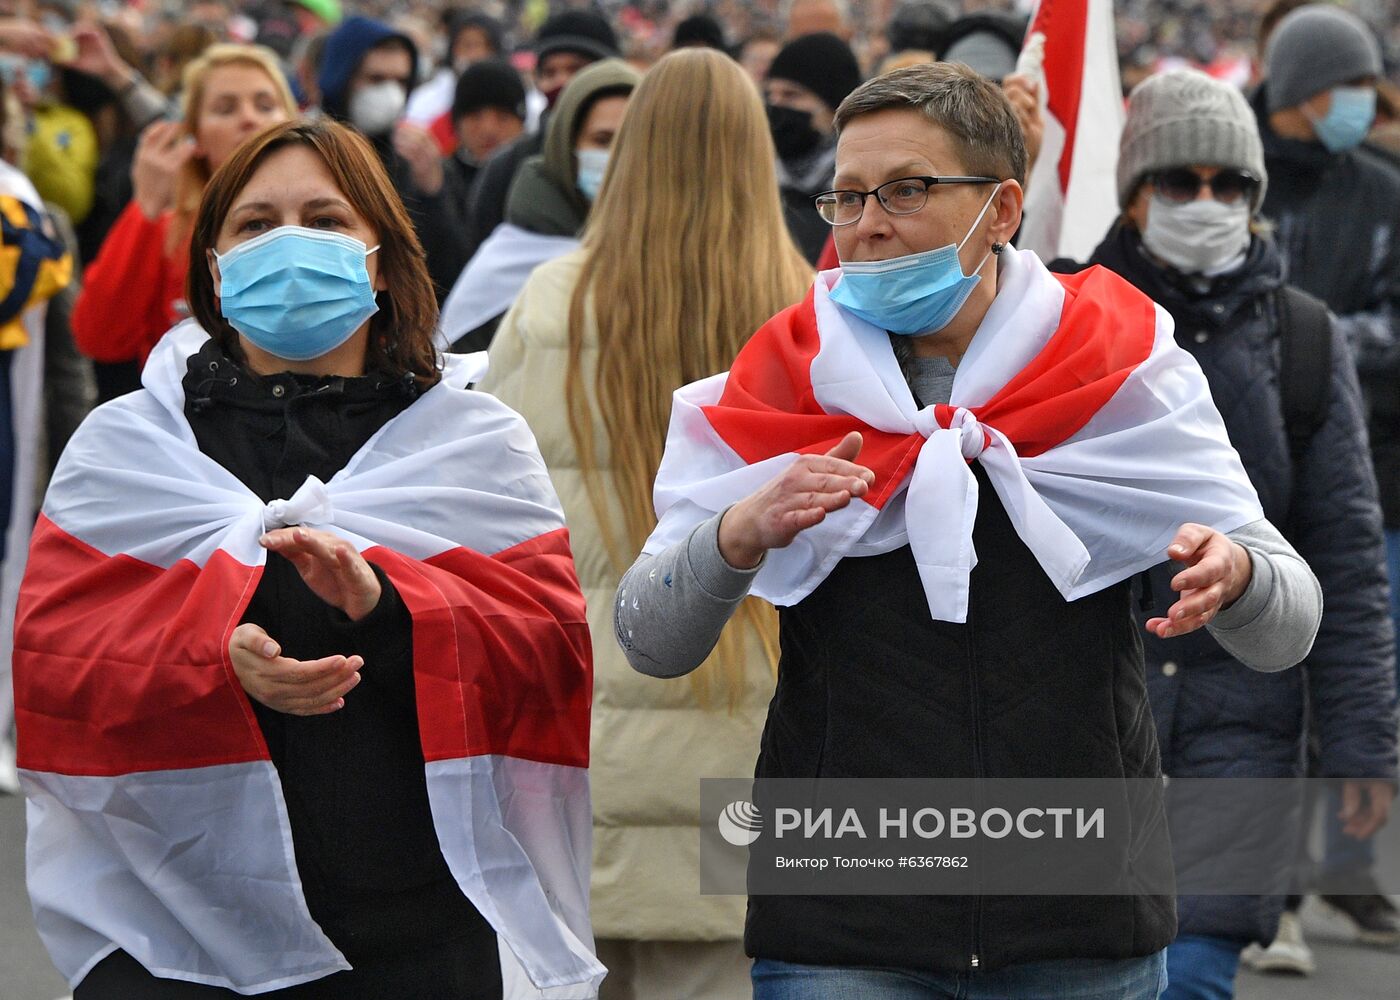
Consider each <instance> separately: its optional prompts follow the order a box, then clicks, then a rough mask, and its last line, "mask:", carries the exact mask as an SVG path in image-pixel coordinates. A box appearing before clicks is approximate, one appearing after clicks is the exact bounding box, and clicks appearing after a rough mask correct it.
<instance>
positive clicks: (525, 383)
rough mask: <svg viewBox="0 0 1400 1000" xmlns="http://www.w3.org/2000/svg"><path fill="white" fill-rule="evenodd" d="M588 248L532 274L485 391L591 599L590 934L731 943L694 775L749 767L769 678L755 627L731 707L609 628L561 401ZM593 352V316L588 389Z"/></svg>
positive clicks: (605, 451) (601, 551)
mask: <svg viewBox="0 0 1400 1000" xmlns="http://www.w3.org/2000/svg"><path fill="white" fill-rule="evenodd" d="M583 253H584V252H583V251H576V252H574V253H571V254H568V255H567V256H564V257H561V258H559V259H557V260H554V261H550V262H549V263H547V264H544V265H541V266H540V267H539V268H537V269H536V270H535V272H534V274H532V275H531V276H530V280H529V282H528V283H527V284H526V285H525V288H524V290H523V291H522V292H521V294H520V297H519V298H518V299H517V300H516V302H515V305H514V306H513V307H512V308H511V310H510V312H509V313H508V314H507V315H506V318H505V320H504V321H503V322H502V323H501V327H500V329H499V331H498V332H497V333H496V337H495V340H494V341H493V342H492V344H491V355H490V357H491V370H490V373H489V374H488V375H487V376H486V378H485V379H484V380H483V382H482V383H481V385H480V388H481V389H484V390H485V391H487V392H491V393H492V394H494V395H495V396H497V397H498V398H499V399H501V401H502V402H504V403H506V404H507V405H509V406H511V407H513V408H514V409H515V410H517V411H519V412H520V413H521V414H522V415H523V416H524V417H525V419H526V421H528V423H529V425H530V428H531V429H532V430H533V431H534V433H535V438H536V440H537V441H538V442H539V446H540V451H541V453H542V454H543V455H544V460H545V463H546V465H548V466H549V472H550V476H551V477H552V478H553V480H554V488H555V489H556V490H557V491H558V493H559V499H560V501H561V502H562V503H563V505H564V515H565V518H566V520H567V523H568V526H569V532H570V537H571V539H572V542H573V550H574V562H575V564H576V565H577V567H578V575H579V581H580V583H581V584H582V585H583V593H584V596H585V597H586V598H587V600H588V624H589V627H590V628H591V629H592V632H593V651H594V683H593V736H592V762H591V766H590V773H591V778H592V787H593V838H594V850H593V894H592V908H593V909H592V916H593V931H594V934H596V935H597V936H598V937H599V938H626V939H632V940H674V941H717V940H725V939H736V938H739V937H742V935H743V923H744V905H745V900H744V897H743V896H719V895H709V896H702V895H701V894H700V873H699V850H700V836H699V831H698V823H699V807H700V779H701V778H751V777H752V776H753V773H754V762H755V760H756V758H757V756H758V742H759V735H760V733H761V732H762V729H763V722H764V718H765V717H766V715H767V711H768V701H769V699H770V698H771V696H772V693H773V677H772V673H771V671H770V669H769V667H768V665H767V663H766V662H765V660H764V657H763V653H762V650H761V648H760V646H759V643H758V640H757V638H756V637H754V636H753V635H752V634H751V633H750V635H748V636H747V637H746V647H745V649H746V662H747V663H748V664H749V669H748V671H747V674H746V682H745V688H744V690H743V692H742V697H741V698H740V699H739V702H738V704H737V706H736V708H735V709H734V711H733V712H732V713H731V712H730V711H729V709H728V707H727V705H726V703H725V699H724V698H723V697H722V696H720V697H715V698H713V702H714V704H715V706H716V707H712V708H709V709H705V708H702V707H701V706H700V704H699V702H698V701H697V699H696V697H695V695H694V693H693V691H692V687H691V682H690V680H689V679H688V678H679V679H674V680H669V681H668V680H658V679H656V678H652V677H646V676H644V675H642V674H639V673H637V672H636V671H634V670H632V668H631V667H630V666H628V664H627V660H626V659H625V658H624V656H623V654H622V650H621V649H619V648H618V645H617V642H616V641H615V639H614V637H613V616H612V602H613V600H614V594H615V593H616V590H617V585H618V581H619V580H620V578H621V575H622V573H621V571H620V570H619V569H618V568H616V567H614V566H613V565H612V563H611V561H610V560H609V559H608V556H607V552H606V550H605V547H604V545H603V540H602V533H601V531H600V530H599V527H598V525H599V521H598V517H597V514H596V512H595V511H594V508H593V504H592V503H591V502H590V500H589V498H588V491H587V488H586V486H585V485H584V479H583V474H582V472H581V471H580V470H579V467H578V455H577V452H576V449H575V447H574V441H573V437H572V435H571V434H570V432H569V420H568V413H567V409H566V407H565V403H564V375H565V371H566V369H567V367H568V360H569V342H568V315H569V303H570V300H571V298H572V296H573V292H574V286H575V284H576V283H577V280H578V275H579V268H580V266H581V264H582V261H583ZM596 358H597V337H596V333H595V332H594V331H593V329H592V327H591V324H590V328H589V330H588V343H587V346H586V347H585V349H584V352H583V357H582V363H583V367H584V372H583V384H584V385H585V386H587V387H590V389H591V387H592V385H593V373H594V370H595V369H594V366H595V364H596ZM594 426H595V427H596V428H597V436H596V439H595V440H596V443H595V445H594V447H595V448H596V453H597V456H598V461H599V465H600V475H601V478H602V482H603V484H604V489H605V491H606V490H607V488H608V484H609V483H610V481H611V472H610V466H609V447H608V439H607V433H606V431H605V430H604V429H603V425H602V421H601V419H599V420H595V421H594ZM612 516H613V532H614V537H617V538H625V537H626V534H625V531H624V529H623V520H622V517H621V514H620V513H617V512H614V514H613V515H612ZM624 569H625V567H624ZM730 627H731V628H736V627H740V626H739V625H737V624H732V625H731V626H730ZM706 669H708V668H706ZM715 687H716V689H718V687H719V685H715Z"/></svg>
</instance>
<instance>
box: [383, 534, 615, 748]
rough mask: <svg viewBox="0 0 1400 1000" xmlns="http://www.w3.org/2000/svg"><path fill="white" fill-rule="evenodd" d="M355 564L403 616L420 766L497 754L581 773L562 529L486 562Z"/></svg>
mask: <svg viewBox="0 0 1400 1000" xmlns="http://www.w3.org/2000/svg"><path fill="white" fill-rule="evenodd" d="M365 556H366V558H368V559H370V560H371V561H373V562H375V563H377V564H378V565H380V566H382V567H383V568H384V570H385V572H387V573H388V574H389V577H390V579H392V580H393V582H394V586H395V587H397V588H398V591H399V594H400V595H401V596H402V597H403V600H404V603H405V604H406V605H407V606H408V609H409V611H410V612H412V614H413V656H414V669H415V676H416V679H417V693H418V721H419V727H420V729H421V730H422V738H423V754H424V757H425V758H426V759H427V760H429V761H433V760H450V759H456V758H459V757H470V756H477V755H481V754H505V755H508V756H511V757H519V758H524V759H528V760H537V761H544V762H546V763H553V764H566V765H571V766H575V767H586V766H588V731H589V730H588V727H589V713H590V711H591V706H592V696H593V645H592V642H591V640H590V638H589V632H588V620H587V615H586V608H585V605H584V599H583V594H582V593H581V591H580V590H579V584H578V577H577V575H576V574H575V572H574V562H573V555H572V553H571V552H570V549H569V533H568V531H567V530H566V529H564V528H560V529H558V530H556V531H552V532H549V533H547V534H544V535H541V536H539V537H538V538H532V539H530V540H529V541H526V542H522V543H520V544H519V545H516V546H514V547H512V548H509V549H506V550H505V551H503V552H498V553H496V554H495V555H494V556H484V555H482V554H481V553H479V552H473V551H471V550H469V549H464V548H457V549H452V550H450V551H448V552H444V553H442V554H441V555H437V556H434V557H433V558H432V559H429V560H427V561H423V562H420V561H417V560H413V559H409V558H407V557H405V556H402V555H399V554H398V553H396V552H392V551H390V550H388V549H383V548H374V549H370V550H369V551H367V552H366V553H365Z"/></svg>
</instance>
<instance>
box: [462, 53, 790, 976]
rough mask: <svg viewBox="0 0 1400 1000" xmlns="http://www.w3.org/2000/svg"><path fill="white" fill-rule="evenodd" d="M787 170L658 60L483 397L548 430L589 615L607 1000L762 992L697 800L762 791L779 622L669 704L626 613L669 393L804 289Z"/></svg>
mask: <svg viewBox="0 0 1400 1000" xmlns="http://www.w3.org/2000/svg"><path fill="white" fill-rule="evenodd" d="M773 163H774V152H773V144H772V140H771V139H770V138H769V134H768V125H767V120H766V118H765V116H764V112H763V104H762V102H761V101H760V99H759V96H758V91H757V89H756V88H755V87H754V84H753V82H752V81H751V80H750V79H749V78H748V77H747V76H746V75H745V74H744V72H743V70H742V69H741V68H740V67H739V65H738V64H737V63H735V62H734V61H733V60H731V59H729V58H728V57H726V56H724V55H722V54H720V53H718V52H713V51H709V50H700V49H690V50H684V51H679V52H675V53H672V54H671V55H668V56H667V57H666V58H664V59H662V60H661V62H659V63H658V64H657V65H656V66H655V68H653V69H652V70H651V71H650V72H649V73H648V74H647V76H646V77H645V78H644V79H643V81H642V84H641V86H640V87H638V88H637V90H636V91H635V92H634V93H633V96H632V102H631V104H630V105H629V106H628V109H627V114H626V117H625V118H624V120H623V123H622V129H621V131H620V133H619V135H618V137H617V140H616V142H615V144H614V146H613V150H612V153H611V157H610V160H609V164H608V168H607V173H606V175H605V177H604V180H603V186H602V189H601V191H600V193H599V196H598V199H597V200H596V201H595V203H594V206H593V211H592V214H591V216H590V217H589V222H588V226H587V228H586V229H585V231H584V235H583V243H582V247H581V248H580V249H579V250H577V251H575V252H574V253H571V254H569V255H567V256H565V257H562V258H559V259H558V260H555V261H551V262H550V263H548V264H545V265H543V266H541V267H540V268H539V269H538V270H536V271H535V273H534V274H533V275H532V276H531V278H530V280H529V282H528V283H527V284H526V286H525V289H524V291H523V292H522V293H521V295H520V297H519V299H517V301H516V303H515V305H514V306H513V308H512V309H511V311H510V312H509V313H508V314H507V315H506V318H505V321H504V322H503V323H502V325H501V328H500V330H499V332H498V333H497V335H496V339H495V340H494V342H493V343H492V346H491V372H490V374H488V375H487V377H486V379H485V381H484V382H483V385H482V387H483V388H485V389H487V390H488V391H490V392H493V393H495V394H496V395H497V396H499V397H500V398H501V399H502V400H504V401H505V402H507V403H508V404H509V405H511V406H512V407H514V408H516V409H518V410H519V411H520V412H521V413H522V414H523V415H524V416H525V418H526V419H527V420H528V421H529V423H530V424H531V426H532V428H533V429H534V431H535V434H536V437H537V438H538V440H539V442H540V447H541V450H542V452H543V454H544V458H545V462H546V464H547V465H548V466H549V468H550V472H551V475H552V476H553V478H554V481H555V485H556V487H557V488H558V490H559V494H560V499H561V501H562V503H563V505H564V511H565V516H566V519H567V521H568V523H569V525H570V532H571V535H572V539H573V546H574V553H575V558H576V562H577V565H578V571H579V577H580V581H581V583H582V585H583V590H584V594H585V595H586V596H587V597H588V598H589V601H588V603H589V618H590V624H591V626H592V630H593V645H594V658H595V664H594V671H595V674H594V677H595V680H594V698H593V735H592V768H591V773H592V778H593V813H594V869H593V886H592V915H593V926H594V931H595V933H596V935H597V938H598V948H599V957H600V958H601V959H602V961H603V963H604V964H605V965H607V966H608V967H609V970H610V973H609V976H608V978H607V979H606V980H605V981H604V984H603V997H605V998H607V997H609V996H613V997H619V998H620V997H633V996H635V997H661V996H665V997H686V998H691V1000H694V998H710V997H715V998H726V1000H728V998H732V997H736V996H746V995H747V994H748V992H749V989H750V985H749V979H748V962H747V960H746V959H745V957H744V953H743V946H742V942H741V938H742V934H743V915H744V905H743V902H742V900H741V899H740V898H739V897H737V896H719V895H709V896H701V895H700V893H699V872H698V864H699V862H698V857H697V846H698V843H699V838H698V835H697V829H696V827H697V825H698V823H699V797H698V796H699V780H700V779H701V778H704V777H716V778H718V777H744V776H748V775H752V774H753V767H754V760H755V758H756V756H757V753H758V740H759V734H760V731H761V729H762V724H763V718H764V715H765V713H766V709H767V703H768V699H769V697H770V696H771V694H772V690H773V667H772V664H773V662H774V657H775V652H776V643H775V635H776V622H775V621H774V620H773V619H772V618H771V617H769V616H767V615H764V614H763V613H761V612H760V610H759V608H758V607H756V606H750V607H746V608H745V609H744V610H743V612H742V613H741V614H740V615H738V616H736V620H735V621H734V622H733V623H732V624H731V626H730V627H729V629H728V630H727V632H726V634H725V636H724V638H723V639H722V640H721V642H720V645H719V647H718V648H717V650H716V652H715V654H714V656H713V657H712V661H711V662H710V663H709V664H708V665H707V666H706V667H705V668H703V669H701V670H699V671H697V672H696V675H695V677H696V680H695V682H694V683H693V684H691V685H690V686H689V687H686V686H685V685H669V686H668V685H667V684H665V683H664V682H661V681H656V680H654V679H652V678H648V677H645V676H642V675H641V674H638V673H636V672H635V671H633V670H632V669H631V668H630V667H629V666H628V665H627V662H626V660H625V659H624V657H623V654H622V652H621V650H620V649H619V648H618V644H617V640H615V639H614V637H613V628H612V613H611V606H612V596H613V593H614V591H615V590H616V587H617V582H618V580H619V579H620V578H621V576H622V573H623V571H624V570H625V569H626V568H627V566H628V565H630V564H631V561H632V558H633V556H634V555H635V554H636V553H637V552H638V551H639V550H640V549H641V546H642V543H643V542H644V541H645V539H646V537H647V535H648V534H649V533H650V532H651V530H652V528H653V527H654V524H655V518H654V515H653V512H652V503H651V483H652V479H653V477H654V476H655V473H656V468H657V465H658V463H659V462H660V460H661V452H662V446H663V444H664V442H665V437H666V425H667V421H668V418H669V414H670V410H671V393H672V392H673V391H674V390H675V389H677V388H679V387H680V386H682V385H685V384H687V383H689V382H692V381H694V380H696V379H700V378H704V377H706V376H708V375H713V374H716V373H718V372H722V371H725V370H727V369H728V367H729V365H730V363H731V362H732V361H733V359H734V356H735V355H736V354H737V353H738V351H739V348H740V347H741V346H742V345H743V343H744V341H745V340H746V339H747V337H748V336H749V334H750V333H751V332H752V331H753V330H755V329H757V328H758V327H759V326H760V325H762V323H763V322H764V321H765V320H767V319H768V317H770V316H772V315H773V313H775V312H777V311H778V310H780V309H782V308H783V307H785V306H787V305H790V304H791V303H793V302H796V301H797V300H799V299H800V298H801V297H802V295H803V294H804V293H805V291H806V289H807V286H808V285H809V284H810V282H811V271H810V270H809V268H808V266H807V264H806V262H805V261H804V260H803V258H802V255H801V254H800V253H799V252H798V250H797V247H796V246H795V245H794V244H793V242H792V239H791V237H790V236H789V235H788V231H787V228H786V226H785V225H784V224H783V215H782V206H781V203H780V201H779V195H778V182H777V178H776V175H775V173H774V168H773ZM770 614H771V612H770ZM620 638H621V639H622V640H623V641H625V639H626V637H625V636H623V637H620Z"/></svg>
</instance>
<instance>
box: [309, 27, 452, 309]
mask: <svg viewBox="0 0 1400 1000" xmlns="http://www.w3.org/2000/svg"><path fill="white" fill-rule="evenodd" d="M417 65H418V48H417V46H415V45H414V44H413V40H412V39H410V38H409V37H408V36H407V35H404V34H401V33H399V32H396V31H395V30H394V29H392V28H390V27H389V26H388V25H387V24H383V23H381V22H379V21H374V20H371V19H370V18H367V17H351V18H347V19H346V20H345V21H344V22H343V23H342V24H341V25H340V27H338V28H336V29H335V31H334V32H333V33H332V34H331V36H330V37H329V38H328V39H326V46H325V50H324V52H323V53H322V55H321V70H320V76H319V78H318V86H319V88H320V91H321V108H322V110H323V111H324V112H325V113H326V114H328V115H330V116H331V117H333V118H336V119H339V120H341V121H344V122H348V123H349V124H351V125H353V126H354V127H355V128H357V129H358V130H359V131H360V132H361V133H363V134H364V136H365V137H366V138H368V139H369V140H370V142H372V143H373V144H374V149H375V152H377V153H378V154H379V158H380V160H381V161H382V162H383V163H384V167H385V169H386V170H388V171H389V177H390V179H391V180H392V181H393V182H394V188H395V189H396V190H397V191H398V192H399V196H400V197H401V198H403V203H404V207H405V208H407V209H408V214H409V218H411V219H412V220H413V227H414V229H415V230H416V231H417V233H418V239H419V241H421V242H422V244H423V251H424V252H425V253H426V254H427V258H428V273H429V274H430V275H431V276H432V279H433V286H434V288H435V289H436V291H437V296H438V300H439V301H441V300H442V299H443V298H445V297H446V295H447V291H448V289H450V288H451V287H452V283H453V282H454V281H456V280H457V275H458V274H460V273H461V271H462V268H463V267H464V266H465V265H466V263H467V258H468V256H469V253H468V244H467V239H466V228H467V227H466V220H465V219H464V218H463V217H462V212H461V205H462V204H464V203H465V201H466V195H465V193H464V192H463V191H461V190H460V183H461V182H460V180H459V179H458V177H457V175H456V174H454V173H453V172H451V171H446V170H444V169H443V167H442V163H441V159H440V154H439V152H438V149H437V145H436V142H435V140H433V138H432V137H431V136H429V135H428V134H427V133H426V132H423V131H422V130H421V129H416V128H414V127H412V126H408V125H403V124H400V122H399V119H400V118H401V117H402V116H403V111H404V107H405V105H406V104H407V101H408V94H409V91H411V90H412V89H413V87H414V85H415V83H416V75H417V71H416V67H417Z"/></svg>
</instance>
